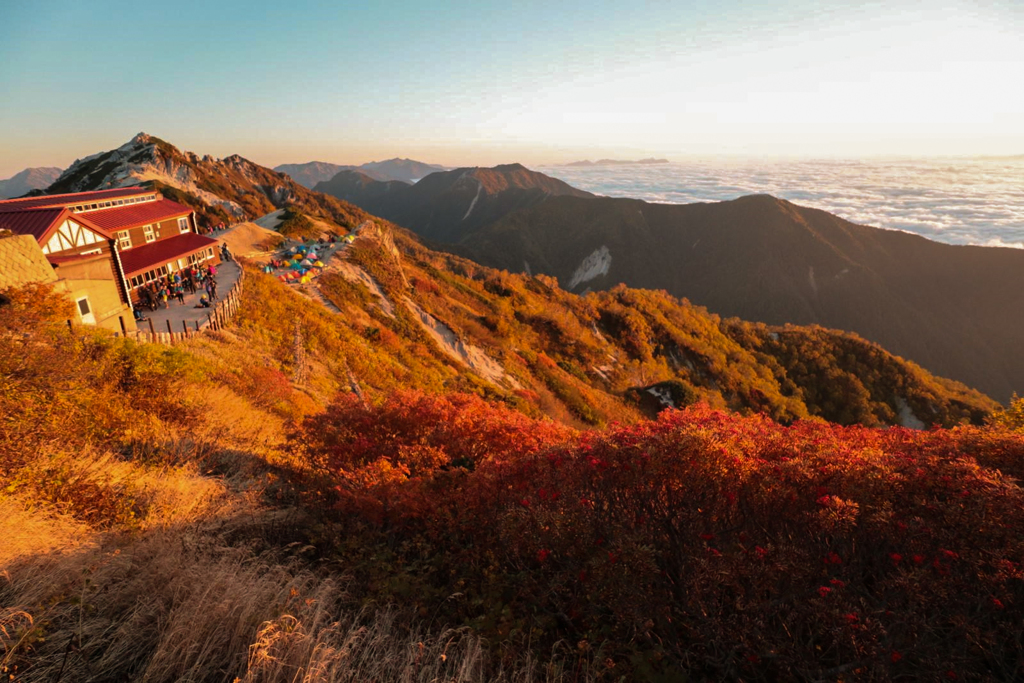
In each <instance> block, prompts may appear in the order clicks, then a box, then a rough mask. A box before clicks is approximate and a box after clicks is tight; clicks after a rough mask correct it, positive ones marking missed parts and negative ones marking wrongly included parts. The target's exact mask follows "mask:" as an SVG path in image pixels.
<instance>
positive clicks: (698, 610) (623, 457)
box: [305, 394, 1024, 680]
mask: <svg viewBox="0 0 1024 683" xmlns="http://www.w3.org/2000/svg"><path fill="white" fill-rule="evenodd" d="M305 431H306V434H307V436H308V439H307V440H308V442H309V444H310V451H311V454H312V455H313V456H314V457H315V458H316V459H317V460H318V462H320V463H321V464H322V465H324V466H325V467H326V468H327V469H328V470H330V471H331V472H332V473H333V476H334V477H335V478H336V481H340V482H341V485H340V486H339V487H338V489H337V494H338V496H339V497H338V500H337V502H336V504H335V514H336V515H337V518H338V519H339V520H340V521H342V522H344V523H345V524H346V526H347V528H348V531H349V532H350V533H352V534H353V535H352V536H351V537H350V538H349V543H350V544H359V545H361V546H364V547H375V548H380V547H383V546H384V545H386V546H387V547H389V548H397V550H395V551H394V556H393V559H394V560H395V562H392V563H391V564H389V565H388V569H387V571H388V572H389V573H391V574H392V576H390V578H388V577H385V576H382V575H381V574H380V573H379V572H378V573H375V571H377V570H376V569H375V566H373V565H370V564H368V565H367V566H365V567H363V570H364V571H365V572H366V574H367V575H368V576H370V577H371V580H372V581H374V584H373V585H375V586H378V587H380V586H382V585H390V586H394V585H395V584H394V582H393V578H394V577H393V573H394V572H395V571H397V570H396V567H401V571H402V572H403V576H404V579H403V580H408V581H413V582H416V586H417V588H416V590H415V591H412V592H411V593H409V592H406V593H404V594H403V597H406V598H409V597H410V596H412V599H415V600H419V601H421V602H423V603H424V606H425V607H426V608H428V609H432V610H437V612H438V613H441V614H443V615H445V616H446V617H447V618H449V619H452V620H455V621H458V620H462V621H465V622H468V623H471V624H473V625H475V626H477V627H478V628H480V629H482V630H484V631H485V632H488V633H487V634H488V635H497V636H506V635H509V634H511V633H515V632H519V633H533V634H537V633H541V634H543V635H544V636H545V637H547V638H548V639H550V642H552V643H554V642H556V641H558V640H566V639H570V642H578V641H579V642H593V643H595V644H596V643H603V645H602V647H603V652H605V653H607V654H608V655H609V656H610V657H611V658H612V661H613V662H615V661H618V662H620V664H616V666H621V667H625V669H628V670H629V673H630V675H634V676H648V675H653V673H656V672H657V671H659V670H660V671H663V672H668V671H673V670H675V671H678V670H679V669H682V670H685V671H687V672H689V673H690V675H691V676H692V677H694V678H708V679H714V680H719V679H723V678H744V679H748V680H749V679H762V680H764V679H769V680H780V679H786V680H789V679H794V678H814V679H818V678H836V677H838V676H840V675H842V674H844V673H849V674H851V675H856V676H859V677H863V678H870V679H888V678H892V677H899V676H915V677H917V678H923V679H933V678H938V677H942V676H945V675H946V672H948V671H954V672H958V673H959V674H961V675H963V676H965V677H981V678H996V679H1003V680H1009V679H1012V678H1014V677H1019V676H1021V675H1024V670H1022V669H1021V658H1020V643H1021V642H1022V639H1024V496H1022V494H1021V490H1020V489H1019V488H1018V486H1017V483H1016V481H1014V480H1013V479H1011V478H1009V477H1008V476H1006V474H1003V473H1002V472H1000V471H999V470H997V469H995V468H996V467H998V468H1000V469H1002V470H1003V472H1005V473H1007V474H1009V475H1011V476H1013V477H1019V476H1020V474H1021V468H1022V463H1024V438H1022V437H1021V436H1020V435H1016V434H1012V433H1010V432H1006V431H1000V430H986V429H981V428H958V429H955V430H949V431H946V430H934V431H930V432H914V431H910V430H905V429H888V430H877V429H868V428H858V427H838V426H833V425H828V424H823V423H817V422H799V423H797V424H795V425H793V426H792V427H782V426H780V425H778V424H776V423H774V422H771V421H770V420H768V419H765V418H760V417H739V416H735V415H729V414H725V413H722V412H717V411H713V410H711V409H709V408H708V407H706V406H703V405H701V406H695V407H691V408H689V409H687V410H685V411H669V412H666V413H663V414H662V417H661V418H660V419H659V420H658V421H657V422H648V423H643V424H639V425H635V426H630V427H621V428H615V429H611V430H609V431H607V432H604V433H596V432H588V433H584V434H582V435H570V434H568V433H567V432H566V431H565V430H559V429H558V428H555V427H554V426H553V425H547V424H544V423H536V422H533V421H531V420H528V419H526V418H523V417H521V416H518V415H516V414H515V413H513V412H511V411H507V410H504V409H500V408H495V407H490V406H487V405H486V404H483V403H482V402H481V401H479V400H476V399H469V398H468V397H450V398H438V397H426V396H422V395H417V394H405V395H402V396H396V397H394V399H393V400H390V401H389V402H388V403H387V404H386V405H384V406H382V407H380V408H373V409H365V408H362V407H361V406H359V405H358V404H356V403H355V402H354V401H353V400H351V399H344V400H342V401H340V402H339V403H338V404H337V405H336V406H335V407H334V408H333V409H332V410H331V411H329V412H328V413H327V414H325V415H323V416H321V417H319V418H316V419H313V420H309V421H307V423H306V425H305ZM570 436H572V438H568V437H570ZM463 458H465V459H467V460H469V461H471V462H472V463H473V464H474V465H475V469H473V471H471V472H470V471H467V470H465V469H458V470H453V469H452V468H451V465H452V464H453V463H455V462H456V461H459V460H461V459H463ZM383 464H386V465H387V467H390V468H392V469H397V470H399V471H400V474H401V476H397V477H396V476H377V475H380V474H381V472H382V470H381V465H383ZM374 468H375V469H374ZM446 468H447V469H446ZM370 469H374V471H375V473H376V474H375V476H365V475H366V472H367V471H368V470H370ZM389 471H390V470H389ZM371 503H372V505H371ZM370 512H372V514H367V513H370ZM396 534H397V537H396ZM349 547H353V546H352V545H350V546H349ZM374 553H376V551H374ZM379 559H380V558H379V556H378V555H376V554H373V561H374V562H379ZM387 581H391V583H387ZM453 584H455V585H456V586H457V587H458V590H459V591H460V592H461V594H464V595H466V596H467V597H466V599H465V600H463V601H460V602H456V601H450V600H447V599H445V598H446V597H447V596H449V595H450V594H451V592H452V591H453V588H452V585H453ZM893 653H899V656H898V657H897V656H895V655H894V654H893ZM625 669H623V670H625Z"/></svg>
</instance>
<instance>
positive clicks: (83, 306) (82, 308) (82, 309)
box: [78, 297, 92, 317]
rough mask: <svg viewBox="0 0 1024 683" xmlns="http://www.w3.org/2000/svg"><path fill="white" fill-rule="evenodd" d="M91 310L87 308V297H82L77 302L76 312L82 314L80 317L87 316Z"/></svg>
mask: <svg viewBox="0 0 1024 683" xmlns="http://www.w3.org/2000/svg"><path fill="white" fill-rule="evenodd" d="M91 310H92V309H91V308H89V297H84V298H81V299H79V300H78V312H79V313H81V314H82V317H85V316H87V315H89V312H90V311H91Z"/></svg>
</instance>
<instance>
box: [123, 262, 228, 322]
mask: <svg viewBox="0 0 1024 683" xmlns="http://www.w3.org/2000/svg"><path fill="white" fill-rule="evenodd" d="M196 292H202V296H200V298H199V303H198V304H197V308H209V307H210V306H211V305H212V304H211V302H212V301H213V300H215V299H216V298H217V267H216V266H214V265H209V266H206V267H203V266H200V265H192V266H191V267H189V268H186V269H184V270H180V271H178V272H176V273H173V274H168V275H164V276H163V277H160V278H158V279H156V280H153V281H152V282H147V283H146V284H145V285H143V286H142V287H139V290H138V294H139V308H140V309H146V310H149V311H155V310H157V309H158V308H170V305H171V302H173V301H175V300H176V301H177V302H178V305H179V306H183V305H185V295H186V294H195V293H196Z"/></svg>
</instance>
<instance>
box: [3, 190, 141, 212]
mask: <svg viewBox="0 0 1024 683" xmlns="http://www.w3.org/2000/svg"><path fill="white" fill-rule="evenodd" d="M154 192H155V190H147V189H144V188H141V187H119V188H115V189H113V190H96V191H95V192H72V193H70V194H46V195H41V196H39V197H22V198H21V199H4V200H2V201H0V211H13V210H14V209H36V208H39V207H44V206H47V207H54V206H60V207H65V206H76V205H78V204H86V203H89V204H92V203H94V202H99V201H108V200H110V199H117V198H118V197H135V196H137V195H140V194H153V193H154Z"/></svg>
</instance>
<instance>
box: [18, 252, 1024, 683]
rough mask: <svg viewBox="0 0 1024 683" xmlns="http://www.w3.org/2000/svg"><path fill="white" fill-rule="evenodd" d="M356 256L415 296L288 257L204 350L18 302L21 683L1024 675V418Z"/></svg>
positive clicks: (806, 333) (684, 308) (838, 339)
mask: <svg viewBox="0 0 1024 683" xmlns="http://www.w3.org/2000/svg"><path fill="white" fill-rule="evenodd" d="M350 249H351V253H350V254H349V257H350V262H351V263H352V264H354V265H357V266H358V267H359V268H362V269H363V270H364V271H365V272H367V273H368V274H369V275H370V276H372V278H373V279H374V281H375V282H376V283H377V284H378V285H379V288H380V290H381V292H383V295H384V297H386V298H387V300H388V301H389V302H390V303H391V304H392V312H391V314H390V315H389V314H388V313H387V312H386V311H385V310H384V307H383V305H382V302H381V301H380V299H379V297H378V296H377V295H376V294H374V293H372V292H370V291H369V290H368V289H367V288H366V287H365V286H363V285H361V284H358V283H354V282H352V281H349V280H347V279H345V278H344V277H342V276H341V275H340V274H338V273H330V274H328V275H325V276H324V280H323V282H322V283H321V284H322V286H321V292H322V294H323V295H324V296H325V297H327V298H328V299H329V301H330V302H331V303H332V304H334V305H335V306H337V307H338V309H340V310H341V313H340V314H339V313H336V312H333V311H331V310H328V308H327V307H325V306H323V305H321V304H320V303H319V302H314V301H313V300H312V299H309V298H307V297H304V296H302V295H301V294H300V293H298V292H296V291H295V290H293V289H289V288H287V287H286V286H284V285H282V284H281V283H279V282H278V281H277V280H276V279H274V278H273V277H270V276H265V275H263V274H261V273H259V272H258V271H257V270H256V269H252V270H251V272H250V273H249V275H247V280H246V282H247V286H246V291H245V294H244V297H243V302H242V307H241V310H240V312H239V314H238V315H237V316H236V318H235V319H234V320H233V321H232V324H231V325H230V326H229V327H228V328H227V329H225V330H222V331H220V332H216V333H212V334H208V335H204V336H201V337H198V338H196V339H194V340H191V341H189V342H187V343H184V344H181V345H179V346H176V347H173V348H172V347H164V346H157V345H149V344H137V343H135V342H132V341H129V340H125V339H121V338H116V337H114V336H112V335H110V334H108V333H106V332H102V331H97V330H95V329H92V328H88V327H80V326H74V327H73V329H70V330H69V328H68V326H67V325H66V324H65V320H66V319H67V318H68V316H69V310H68V305H67V302H66V301H65V300H64V299H62V298H61V297H60V296H58V295H57V294H55V293H53V292H51V291H49V290H48V289H47V288H45V287H30V288H24V289H17V290H8V291H5V292H2V293H0V295H2V297H0V301H2V302H3V304H0V311H2V315H0V513H2V517H0V519H2V521H0V525H2V532H0V538H2V539H3V542H2V543H0V669H2V673H3V675H5V676H9V677H10V678H11V680H19V681H20V680H24V681H55V680H65V681H107V680H151V681H179V680H195V681H235V680H241V681H282V680H287V681H336V680H360V681H362V680H377V681H389V680H403V681H442V680H443V681H450V680H455V681H495V680H496V681H502V680H504V681H541V680H543V681H598V680H600V681H620V680H653V681H659V680H660V681H678V680H738V679H742V680H765V681H776V680H1013V679H1015V678H1020V677H1022V676H1024V668H1022V667H1024V661H1022V659H1021V655H1020V652H1021V650H1022V640H1024V631H1022V628H1024V626H1022V625H1024V564H1022V563H1024V496H1022V493H1021V490H1020V487H1019V482H1020V478H1021V476H1022V475H1024V418H1022V417H1021V416H1022V415H1024V402H1022V401H1015V402H1014V403H1012V404H1011V405H1010V406H1009V407H1008V408H1001V407H1000V406H998V405H997V404H995V403H994V402H992V401H991V400H989V399H987V398H986V397H984V396H982V395H981V394H978V393H977V392H973V391H971V390H969V389H967V388H966V387H963V386H962V385H957V384H955V383H952V382H948V381H946V380H942V379H940V378H936V377H934V376H932V375H930V374H929V373H927V372H926V371H924V370H923V369H921V368H919V367H917V366H915V365H913V364H911V363H907V362H905V361H903V360H901V359H898V358H896V357H894V356H891V355H890V354H887V353H886V352H885V351H884V350H882V349H880V348H879V347H877V346H875V345H873V344H870V343H868V342H866V341H864V340H863V339H860V338H858V337H856V336H855V335H847V334H843V333H838V332H835V331H829V330H824V329H819V328H795V327H793V328H769V327H765V326H758V325H751V324H747V323H743V322H740V321H736V320H722V319H720V318H717V317H715V316H710V315H708V314H707V313H706V312H705V311H703V310H702V309H699V308H697V307H693V306H690V305H689V304H688V303H687V302H685V301H681V300H678V299H674V298H672V297H669V296H668V295H666V294H664V293H661V292H648V291H638V290H630V289H627V288H617V289H613V290H611V291H609V292H604V293H599V294H592V295H588V296H587V297H576V296H573V295H570V294H567V293H565V292H564V291H562V290H560V289H558V288H557V286H556V284H555V283H554V281H553V280H552V279H550V278H545V277H539V278H529V277H526V276H519V275H510V274H508V273H503V272H499V271H493V270H489V269H486V268H482V267H479V266H476V265H475V264H472V263H470V262H468V261H464V260H461V259H458V258H457V257H454V256H449V255H441V254H437V253H435V252H431V251H429V250H427V249H424V248H423V247H421V246H419V245H418V244H417V243H415V242H414V241H413V240H411V239H409V238H408V237H407V236H405V235H404V234H403V233H401V232H397V233H395V236H394V241H393V242H388V240H385V239H376V238H372V237H369V236H368V237H367V238H365V239H364V238H362V237H361V238H360V239H359V240H357V241H356V243H355V244H354V245H352V247H350ZM405 298H408V299H409V300H410V301H412V302H414V303H415V304H416V305H417V306H419V307H421V308H422V309H424V310H426V311H429V312H430V313H431V314H432V315H434V316H435V317H436V318H437V319H439V320H442V321H444V322H445V324H447V325H448V326H449V327H450V328H451V329H452V331H453V332H454V333H455V334H456V335H458V337H459V338H460V339H463V340H465V341H466V342H467V343H471V344H472V345H474V346H476V347H478V348H480V349H481V350H483V351H484V352H486V353H488V354H490V356H491V357H492V358H494V359H495V361H496V362H497V363H498V364H499V365H500V367H501V368H502V370H503V372H504V373H505V376H506V379H505V380H502V381H500V382H495V381H490V380H488V379H486V378H484V377H482V376H480V375H478V374H476V373H474V372H472V371H470V370H468V369H467V367H465V366H463V365H461V364H460V363H459V362H457V361H456V360H454V359H453V358H452V357H451V356H449V355H446V354H445V353H444V352H443V351H442V350H441V349H439V348H438V346H437V344H436V343H435V342H434V341H433V340H432V338H431V337H430V336H429V335H427V334H426V333H425V332H424V330H423V328H422V327H421V326H420V324H419V323H418V322H417V319H416V318H415V317H414V316H413V315H412V314H411V313H410V309H409V308H408V307H407V306H405V305H404V304H403V303H402V302H403V301H404V299H405ZM296 328H298V330H299V334H298V338H297V337H296ZM297 346H298V347H301V350H302V351H303V353H301V354H297V353H296V348H297ZM300 366H301V367H300ZM300 371H301V372H300ZM300 376H301V377H302V380H301V381H299V382H296V378H297V377H300ZM512 380H514V382H513V381H512ZM353 385H355V388H357V389H358V390H359V393H354V392H353V391H352V389H353ZM652 386H658V387H662V388H665V389H666V390H667V391H670V393H672V392H674V393H672V395H673V396H674V397H675V398H676V399H678V400H677V401H676V403H677V405H678V406H679V408H680V409H673V408H668V409H664V410H660V412H658V410H657V409H656V408H653V407H651V406H650V405H649V404H647V403H645V402H644V400H645V399H643V397H644V396H650V394H649V392H647V391H646V389H647V388H648V387H652ZM897 397H898V398H900V399H902V400H903V401H904V402H905V403H906V404H907V405H908V406H909V407H910V409H912V410H913V411H914V413H915V414H916V415H918V416H919V417H921V418H922V419H925V418H927V422H928V423H929V426H930V425H932V424H934V425H935V426H933V427H932V426H930V428H929V429H925V430H918V431H915V430H909V429H904V428H901V427H898V426H897V427H892V426H891V425H893V424H894V423H896V422H897V421H898V419H899V409H900V408H899V406H898V405H897V404H898V401H896V398H897ZM661 407H662V406H658V408H661Z"/></svg>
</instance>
